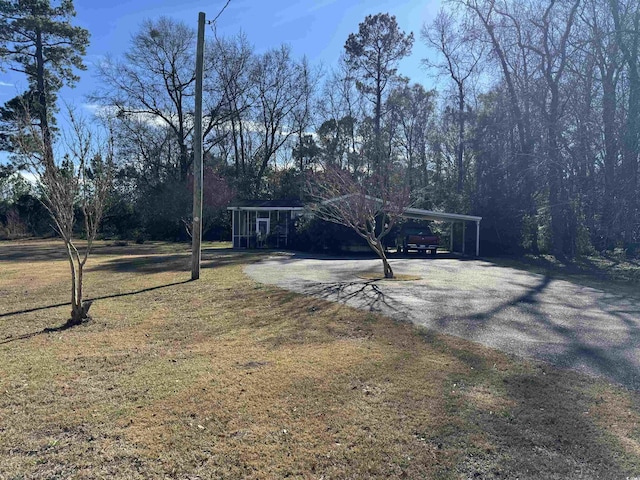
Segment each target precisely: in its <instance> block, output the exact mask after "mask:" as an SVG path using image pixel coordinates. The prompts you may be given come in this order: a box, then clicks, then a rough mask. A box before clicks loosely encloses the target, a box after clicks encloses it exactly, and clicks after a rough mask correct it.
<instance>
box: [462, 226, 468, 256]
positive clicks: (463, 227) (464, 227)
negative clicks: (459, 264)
mask: <svg viewBox="0 0 640 480" xmlns="http://www.w3.org/2000/svg"><path fill="white" fill-rule="evenodd" d="M466 229H467V222H465V221H464V220H463V221H462V254H463V255H464V243H465V242H464V241H465V238H464V237H465V230H466Z"/></svg>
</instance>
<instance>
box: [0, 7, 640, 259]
mask: <svg viewBox="0 0 640 480" xmlns="http://www.w3.org/2000/svg"><path fill="white" fill-rule="evenodd" d="M400 23H401V19H400ZM416 41H418V42H424V43H426V44H427V45H428V46H430V47H431V49H432V51H433V55H431V56H430V57H429V58H428V59H424V65H425V70H424V71H425V78H427V76H431V77H433V78H436V77H437V78H438V79H439V81H438V85H439V87H438V90H435V89H427V88H425V87H424V86H423V85H422V84H420V83H416V82H414V81H412V80H411V79H409V78H406V77H403V76H402V75H400V74H399V73H398V71H397V68H398V63H399V61H400V60H401V59H402V58H404V57H406V56H408V55H411V49H412V46H413V44H414V43H415V42H416ZM639 45H640V7H639V5H638V3H637V2H636V1H632V0H536V1H534V0H529V1H515V0H513V1H512V0H452V1H451V0H450V1H448V2H446V3H445V4H444V6H443V9H442V10H441V12H440V13H439V14H438V16H437V17H436V18H435V19H434V21H433V22H432V23H430V24H427V25H425V26H424V28H423V29H422V31H421V32H419V34H418V35H417V36H416V37H415V38H414V35H413V34H411V33H406V32H404V31H402V28H401V26H400V25H399V24H398V22H397V20H396V18H394V17H393V16H392V15H389V14H378V15H371V16H368V17H366V18H365V19H364V20H363V22H362V23H361V24H360V25H359V28H358V31H357V32H354V33H352V34H351V35H349V36H348V38H347V39H345V46H344V53H343V55H342V56H341V58H340V59H336V60H337V62H336V64H335V65H334V66H332V67H331V68H320V67H318V66H314V65H311V64H310V63H309V62H308V61H307V60H306V59H305V58H295V57H294V56H293V54H292V52H291V49H290V48H289V47H288V46H286V45H282V46H276V47H273V48H271V49H268V50H266V51H260V52H258V51H256V50H255V49H254V48H253V47H252V46H251V45H250V44H249V42H248V41H247V39H246V38H245V37H243V36H242V35H237V36H233V37H222V36H220V35H218V34H217V33H216V32H215V31H214V30H210V31H208V32H207V46H206V50H205V51H206V59H205V83H204V91H205V99H204V110H203V111H204V118H203V122H204V126H203V131H204V145H205V163H206V166H207V170H206V173H205V188H206V190H205V208H206V209H208V211H209V213H208V218H209V220H208V224H207V223H205V230H207V225H208V227H209V238H214V237H224V235H226V234H228V233H227V232H225V230H224V229H225V228H228V221H227V219H226V216H225V215H224V213H223V210H221V207H223V206H225V205H226V204H227V203H228V201H229V200H230V199H231V198H233V197H236V198H303V199H304V198H305V195H306V194H307V192H306V189H305V185H306V182H307V180H308V176H309V175H314V172H317V171H319V170H322V168H323V167H325V166H333V167H337V168H339V169H342V170H344V171H348V172H350V173H351V174H352V175H354V176H355V177H356V178H360V179H364V178H368V177H371V176H372V175H376V176H378V177H382V178H389V179H391V178H393V179H397V178H401V179H403V181H404V182H405V183H406V185H407V186H408V187H409V189H410V192H411V198H412V202H413V204H414V205H415V206H417V207H422V208H428V209H437V210H445V211H450V212H458V213H470V214H474V215H480V216H482V217H483V221H482V224H481V227H482V238H483V239H484V240H483V251H484V252H486V253H489V252H504V251H531V252H534V253H537V252H540V251H542V252H552V253H554V254H556V255H561V256H572V255H576V254H580V253H588V252H591V251H593V250H594V249H595V250H598V251H600V250H603V249H610V248H613V247H625V248H628V249H629V250H630V251H631V250H633V249H637V245H638V243H639V237H640V226H639V224H640V215H639V212H638V210H639V207H640V204H639V202H638V136H639V135H640V118H639V116H640V71H639V65H638V62H639V61H640V60H639V53H640V52H639V48H640V46H639ZM194 54H195V31H194V28H192V27H191V26H188V25H186V24H183V23H181V22H178V21H176V20H173V19H171V18H160V19H155V20H149V21H146V22H145V23H144V24H142V25H141V27H140V29H139V31H138V32H137V33H135V34H134V36H133V37H132V41H131V44H130V47H129V49H128V50H127V52H126V53H125V54H124V55H123V56H122V57H119V58H118V57H114V58H108V59H106V60H105V61H103V62H102V63H101V65H100V66H99V77H100V81H101V83H100V87H99V88H98V90H97V91H96V92H95V93H94V95H93V96H92V99H91V101H92V102H93V103H95V104H96V105H97V106H98V107H97V111H98V112H99V115H100V116H101V117H102V118H103V119H106V118H108V119H109V120H110V126H111V128H112V130H111V131H112V135H113V145H114V161H115V164H116V167H117V170H116V174H115V177H114V178H115V192H114V195H112V198H111V200H110V207H109V209H108V211H107V213H106V215H105V218H104V222H103V230H104V233H105V234H108V235H120V236H131V235H141V236H144V235H147V236H151V237H165V238H167V237H169V238H176V237H179V236H181V235H186V233H185V229H184V222H185V220H186V219H187V218H188V215H189V211H190V201H191V192H190V191H189V189H190V184H191V180H190V175H191V173H190V172H191V163H192V151H191V145H192V140H191V138H192V135H193V132H192V127H193V110H194V109H193V102H194V87H195V78H194V65H195V59H194ZM25 96H26V97H28V96H29V92H26V93H25ZM23 103H24V102H23ZM15 109H16V106H15V102H14V104H13V105H12V104H9V103H8V104H7V105H5V107H4V108H3V110H2V111H1V112H0V121H2V123H3V125H4V126H8V125H11V124H12V118H13V117H14V116H15ZM10 133H11V130H10V128H8V127H3V136H2V139H3V142H4V143H3V145H4V147H3V148H10V140H7V139H8V138H10V136H11V135H10ZM391 173H393V175H392V174H391ZM4 178H5V180H4V184H5V185H6V184H7V182H8V181H9V180H7V179H8V178H12V177H9V176H8V175H7V174H4ZM1 182H3V180H0V183H1ZM207 185H208V187H207ZM20 188H24V185H22V186H21V187H20ZM5 190H6V187H5ZM0 191H2V190H1V189H0ZM12 195H13V197H12ZM34 195H35V194H34ZM14 197H16V195H15V193H11V194H9V193H7V194H4V196H3V201H4V207H3V208H4V210H3V212H4V213H3V215H4V217H0V219H2V221H3V222H4V223H5V225H6V224H7V222H8V221H9V218H8V217H7V212H8V211H10V210H11V208H9V205H10V204H15V205H17V200H16V199H15V198H14ZM18 197H19V196H18ZM10 198H14V200H11V199H10ZM12 202H13V203H12ZM15 210H16V209H15V208H14V209H13V210H11V211H15ZM12 215H13V217H12V220H11V221H12V222H14V223H15V221H16V219H15V218H14V217H15V214H12ZM25 221H26V220H25ZM205 235H206V234H205Z"/></svg>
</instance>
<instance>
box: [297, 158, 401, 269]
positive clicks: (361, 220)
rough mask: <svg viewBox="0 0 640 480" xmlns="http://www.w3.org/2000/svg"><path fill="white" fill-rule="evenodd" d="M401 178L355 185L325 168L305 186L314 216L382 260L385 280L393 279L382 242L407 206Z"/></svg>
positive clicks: (348, 174) (346, 176) (351, 177)
mask: <svg viewBox="0 0 640 480" xmlns="http://www.w3.org/2000/svg"><path fill="white" fill-rule="evenodd" d="M402 178H403V176H402V175H398V176H397V177H394V178H383V177H382V176H379V175H374V176H372V177H368V178H366V179H364V180H362V181H358V180H357V178H356V175H354V174H352V173H351V172H349V171H347V170H342V169H339V168H337V167H333V166H327V167H326V168H325V171H324V172H322V173H315V174H313V176H312V177H311V179H310V181H309V183H308V190H309V193H310V195H311V197H312V199H313V202H314V203H312V205H311V209H312V211H313V212H314V214H315V215H317V216H318V218H321V219H322V220H325V221H328V222H333V223H337V224H338V225H344V226H346V227H349V228H351V229H352V230H353V231H355V232H356V233H357V234H358V235H359V236H360V237H362V238H363V239H364V240H365V241H366V242H367V245H369V247H370V248H371V250H373V251H374V252H375V253H376V255H378V257H380V259H381V260H382V265H383V269H384V277H385V278H393V269H392V268H391V265H390V264H389V260H388V259H387V255H386V252H385V247H384V243H383V239H384V237H385V236H386V235H387V234H388V233H389V232H390V231H391V229H392V228H393V226H394V225H395V224H396V223H397V222H398V220H399V219H400V217H401V216H402V214H403V213H404V211H405V210H406V208H407V207H408V206H409V189H408V188H407V187H406V186H405V185H404V183H403V182H402V181H401V180H400V179H402Z"/></svg>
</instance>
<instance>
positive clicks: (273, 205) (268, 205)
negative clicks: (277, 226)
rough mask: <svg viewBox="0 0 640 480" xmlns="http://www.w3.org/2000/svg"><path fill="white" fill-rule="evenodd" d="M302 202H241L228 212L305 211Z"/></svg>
mask: <svg viewBox="0 0 640 480" xmlns="http://www.w3.org/2000/svg"><path fill="white" fill-rule="evenodd" d="M303 209H304V204H303V203H302V202H301V201H300V200H286V199H285V200H239V201H236V202H234V203H232V204H231V205H229V206H228V207H227V210H303Z"/></svg>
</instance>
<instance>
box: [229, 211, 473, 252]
mask: <svg viewBox="0 0 640 480" xmlns="http://www.w3.org/2000/svg"><path fill="white" fill-rule="evenodd" d="M227 210H230V211H231V225H232V227H231V235H232V237H231V238H232V241H233V248H266V247H271V248H284V247H286V246H288V244H289V240H290V238H291V234H292V233H293V228H294V221H295V219H296V218H297V217H298V216H299V215H301V214H302V212H303V211H304V204H303V203H302V202H300V201H299V200H244V201H240V202H236V203H235V204H233V205H231V206H230V207H228V208H227ZM403 216H404V217H405V218H410V219H414V220H435V221H439V222H447V223H449V226H450V232H451V234H450V236H449V250H450V251H452V250H453V236H454V230H453V225H454V223H461V224H462V229H461V231H462V238H461V240H462V242H461V245H462V252H461V253H462V254H465V253H466V251H465V250H466V243H467V241H466V240H467V238H466V229H467V223H471V222H473V223H475V224H476V229H475V230H476V232H475V233H476V238H475V254H476V256H478V255H480V221H481V220H482V217H477V216H474V215H462V214H459V213H447V212H434V211H432V210H424V209H421V208H407V209H406V210H405V213H404V215H403Z"/></svg>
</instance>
